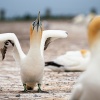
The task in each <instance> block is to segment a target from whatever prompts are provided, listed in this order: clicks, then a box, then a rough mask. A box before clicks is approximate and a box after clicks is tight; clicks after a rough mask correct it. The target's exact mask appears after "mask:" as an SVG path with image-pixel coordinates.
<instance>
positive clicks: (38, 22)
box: [37, 11, 40, 32]
mask: <svg viewBox="0 0 100 100" xmlns="http://www.w3.org/2000/svg"><path fill="white" fill-rule="evenodd" d="M39 26H40V11H39V13H38V17H37V32H38V28H39Z"/></svg>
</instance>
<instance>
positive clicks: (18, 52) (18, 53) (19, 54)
mask: <svg viewBox="0 0 100 100" xmlns="http://www.w3.org/2000/svg"><path fill="white" fill-rule="evenodd" d="M13 41H14V44H15V45H14V49H13V57H14V59H15V61H16V62H17V63H20V61H21V60H22V59H23V58H24V57H25V54H24V52H23V51H22V48H21V46H20V43H19V41H18V39H17V37H16V35H15V34H13Z"/></svg>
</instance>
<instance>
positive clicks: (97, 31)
mask: <svg viewBox="0 0 100 100" xmlns="http://www.w3.org/2000/svg"><path fill="white" fill-rule="evenodd" d="M88 40H89V45H90V46H92V45H93V44H94V43H96V41H98V40H100V16H96V17H95V18H93V19H92V20H91V22H90V23H89V25H88Z"/></svg>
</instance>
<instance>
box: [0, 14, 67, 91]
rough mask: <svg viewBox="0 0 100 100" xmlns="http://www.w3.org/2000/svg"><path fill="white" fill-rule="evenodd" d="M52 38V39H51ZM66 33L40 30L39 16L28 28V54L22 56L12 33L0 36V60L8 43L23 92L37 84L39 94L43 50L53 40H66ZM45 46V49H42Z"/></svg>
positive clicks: (18, 44)
mask: <svg viewBox="0 0 100 100" xmlns="http://www.w3.org/2000/svg"><path fill="white" fill-rule="evenodd" d="M51 37H53V38H51ZM66 37H67V33H66V32H65V31H61V30H45V31H43V30H42V24H41V22H40V15H38V18H37V19H36V21H34V22H33V23H32V25H31V27H30V49H29V52H28V54H26V55H25V54H24V52H23V51H22V49H21V46H20V43H19V41H18V39H17V37H16V35H15V34H14V33H4V34H0V47H1V54H2V59H4V58H5V54H6V51H7V48H8V45H9V43H10V44H12V46H13V57H14V58H15V61H16V62H17V64H18V65H19V66H20V74H21V80H22V83H23V86H24V91H25V92H26V91H27V90H31V89H34V86H35V84H36V83H37V84H38V92H41V88H40V85H41V82H42V78H43V72H44V56H43V52H44V49H46V48H47V46H48V45H49V43H50V42H51V41H52V40H55V38H66ZM44 46H45V47H44Z"/></svg>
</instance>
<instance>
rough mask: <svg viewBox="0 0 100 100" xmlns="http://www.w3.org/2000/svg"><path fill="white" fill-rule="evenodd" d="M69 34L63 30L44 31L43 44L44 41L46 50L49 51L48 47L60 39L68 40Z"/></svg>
mask: <svg viewBox="0 0 100 100" xmlns="http://www.w3.org/2000/svg"><path fill="white" fill-rule="evenodd" d="M67 36H68V33H67V32H66V31H62V30H45V31H43V37H42V42H43V41H44V50H46V49H47V47H48V45H49V44H50V43H51V42H52V41H54V40H56V39H58V38H66V37H67Z"/></svg>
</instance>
